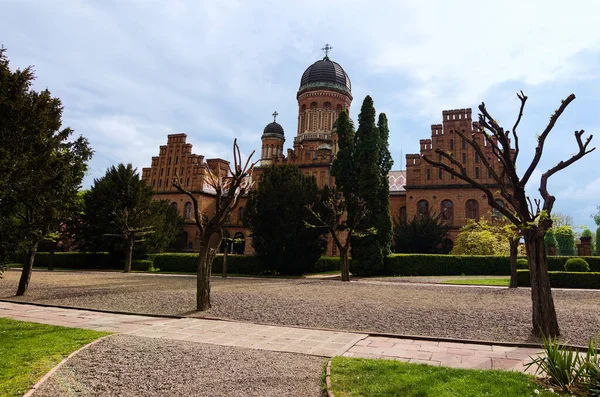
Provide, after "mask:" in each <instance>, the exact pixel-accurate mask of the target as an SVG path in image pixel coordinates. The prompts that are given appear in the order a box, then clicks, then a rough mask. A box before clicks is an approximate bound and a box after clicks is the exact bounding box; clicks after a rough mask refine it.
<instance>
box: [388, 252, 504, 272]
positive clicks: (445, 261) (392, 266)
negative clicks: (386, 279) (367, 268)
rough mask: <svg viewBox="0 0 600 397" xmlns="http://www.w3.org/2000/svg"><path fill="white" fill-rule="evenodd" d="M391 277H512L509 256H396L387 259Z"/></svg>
mask: <svg viewBox="0 0 600 397" xmlns="http://www.w3.org/2000/svg"><path fill="white" fill-rule="evenodd" d="M384 271H385V274H386V275H388V276H460V275H461V274H466V275H486V276H492V275H499V276H504V275H509V274H510V260H509V257H508V256H480V255H427V254H393V255H390V256H388V257H387V258H385V262H384Z"/></svg>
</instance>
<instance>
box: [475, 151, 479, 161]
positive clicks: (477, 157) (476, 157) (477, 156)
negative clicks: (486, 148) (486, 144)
mask: <svg viewBox="0 0 600 397" xmlns="http://www.w3.org/2000/svg"><path fill="white" fill-rule="evenodd" d="M475 162H476V163H479V155H478V154H477V153H475Z"/></svg>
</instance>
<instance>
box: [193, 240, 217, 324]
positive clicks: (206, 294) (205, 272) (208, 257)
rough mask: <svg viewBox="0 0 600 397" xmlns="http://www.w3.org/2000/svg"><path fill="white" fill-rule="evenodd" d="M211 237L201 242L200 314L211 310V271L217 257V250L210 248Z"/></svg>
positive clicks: (198, 304)
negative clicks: (213, 261)
mask: <svg viewBox="0 0 600 397" xmlns="http://www.w3.org/2000/svg"><path fill="white" fill-rule="evenodd" d="M207 234H209V233H207ZM210 236H211V235H210V234H209V236H208V237H203V238H202V239H201V240H200V253H199V254H198V275H197V279H196V310H197V311H199V312H202V311H205V310H208V309H210V271H211V268H212V260H213V258H214V257H215V250H214V249H212V248H210Z"/></svg>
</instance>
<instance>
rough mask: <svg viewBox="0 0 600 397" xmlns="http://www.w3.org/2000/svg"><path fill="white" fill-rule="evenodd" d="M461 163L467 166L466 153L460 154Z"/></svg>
mask: <svg viewBox="0 0 600 397" xmlns="http://www.w3.org/2000/svg"><path fill="white" fill-rule="evenodd" d="M462 163H463V164H467V154H466V153H463V154H462Z"/></svg>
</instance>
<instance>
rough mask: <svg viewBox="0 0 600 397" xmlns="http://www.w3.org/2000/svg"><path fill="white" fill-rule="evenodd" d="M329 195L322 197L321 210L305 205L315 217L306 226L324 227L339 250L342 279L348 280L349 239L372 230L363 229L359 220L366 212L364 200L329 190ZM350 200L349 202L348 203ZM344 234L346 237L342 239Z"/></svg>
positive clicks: (371, 232)
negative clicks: (313, 222)
mask: <svg viewBox="0 0 600 397" xmlns="http://www.w3.org/2000/svg"><path fill="white" fill-rule="evenodd" d="M328 196H329V197H323V201H322V205H321V207H322V209H321V211H319V210H315V209H314V205H309V206H307V208H308V210H309V211H310V213H311V214H312V215H313V217H314V218H315V220H316V222H315V224H310V223H308V224H307V226H308V227H323V228H326V229H327V230H328V231H329V233H331V237H332V238H333V242H334V244H335V245H336V246H337V248H338V251H339V252H340V270H341V273H342V281H350V267H349V265H348V253H349V251H350V240H351V239H352V237H362V236H366V235H368V234H373V233H374V230H372V229H370V230H363V229H362V228H361V221H362V220H363V218H364V217H365V216H366V214H367V209H366V205H365V201H364V200H361V199H359V198H356V197H354V196H352V197H350V198H349V199H348V200H347V199H346V198H344V195H343V194H342V193H341V192H339V191H336V190H335V189H333V190H331V193H330V194H329V195H328ZM349 202H350V203H349ZM349 206H352V210H351V211H350V212H348V209H349V208H348V207H349ZM344 234H346V237H345V239H344V236H343V235H344Z"/></svg>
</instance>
